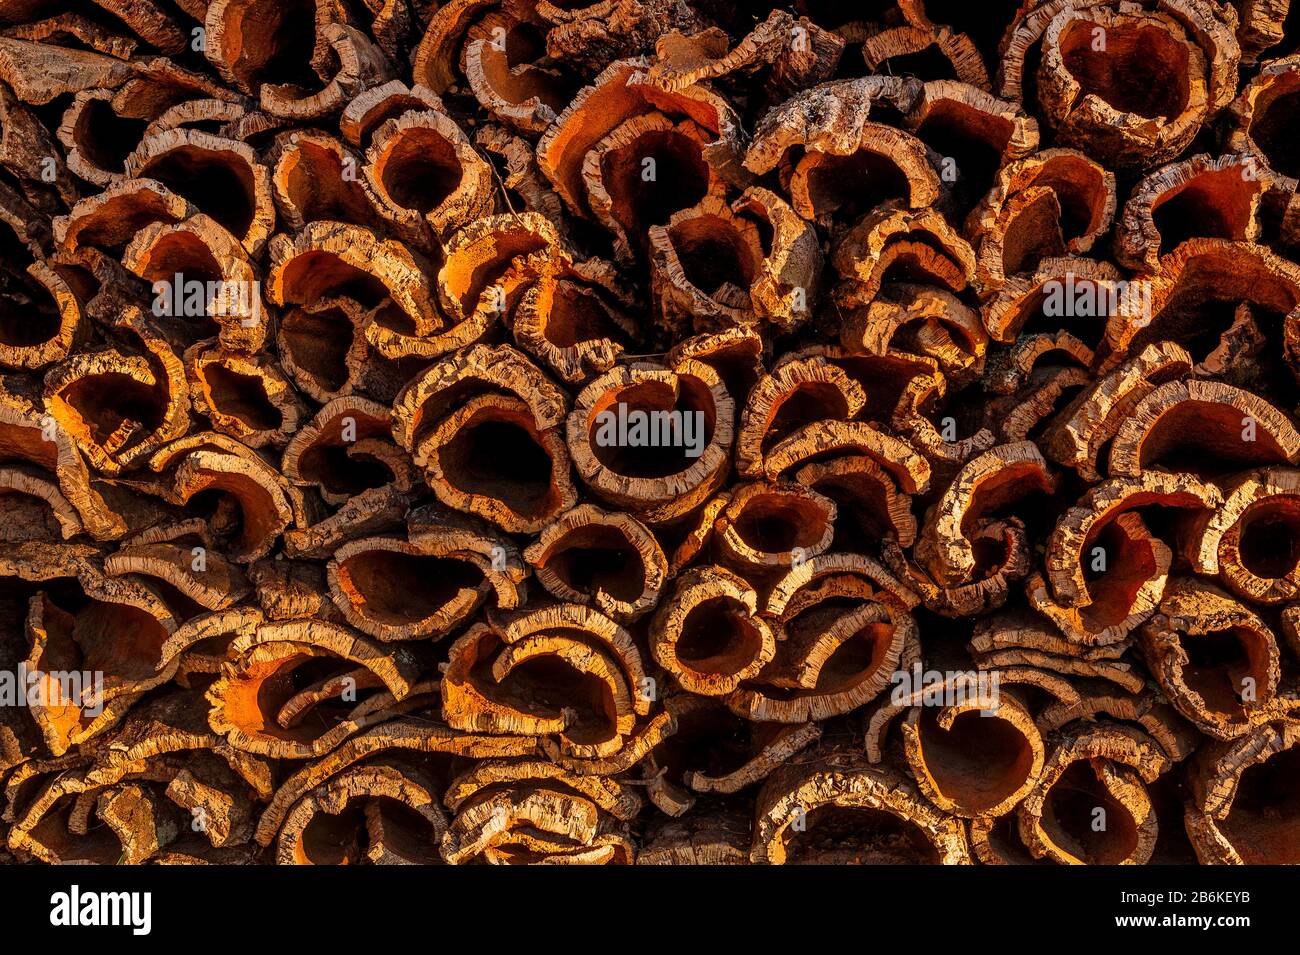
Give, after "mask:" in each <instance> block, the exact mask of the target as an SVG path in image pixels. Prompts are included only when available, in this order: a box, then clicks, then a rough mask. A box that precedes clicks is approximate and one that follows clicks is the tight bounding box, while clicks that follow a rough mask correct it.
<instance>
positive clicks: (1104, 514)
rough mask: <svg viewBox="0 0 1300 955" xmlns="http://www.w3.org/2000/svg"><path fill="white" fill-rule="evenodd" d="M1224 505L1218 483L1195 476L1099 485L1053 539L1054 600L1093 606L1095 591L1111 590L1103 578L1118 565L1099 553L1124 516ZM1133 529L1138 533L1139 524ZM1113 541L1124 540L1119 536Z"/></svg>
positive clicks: (1152, 475)
mask: <svg viewBox="0 0 1300 955" xmlns="http://www.w3.org/2000/svg"><path fill="white" fill-rule="evenodd" d="M1222 503H1223V494H1222V492H1220V490H1219V489H1218V488H1217V487H1216V486H1215V485H1213V484H1209V483H1205V482H1202V481H1200V480H1198V479H1197V478H1196V477H1194V476H1192V475H1190V474H1167V473H1164V472H1162V471H1144V472H1142V474H1141V475H1140V476H1139V477H1137V478H1115V479H1113V480H1110V481H1105V482H1103V483H1101V484H1098V485H1097V486H1095V487H1094V488H1093V489H1092V490H1090V491H1088V492H1087V493H1086V494H1085V495H1084V496H1083V497H1082V498H1080V499H1079V502H1078V503H1077V504H1076V505H1075V506H1074V507H1073V508H1071V509H1070V510H1069V511H1067V512H1066V513H1065V514H1064V515H1063V517H1062V519H1061V520H1060V522H1059V523H1058V524H1057V526H1056V528H1055V530H1053V531H1052V533H1051V535H1050V536H1049V538H1048V541H1047V552H1046V554H1045V555H1044V565H1045V567H1046V568H1047V579H1048V582H1049V583H1050V584H1051V586H1052V593H1053V595H1054V597H1055V598H1056V600H1057V601H1059V602H1060V603H1061V604H1062V605H1064V606H1067V607H1087V606H1088V605H1089V604H1090V603H1091V602H1092V600H1093V588H1094V587H1098V588H1099V589H1100V588H1102V587H1109V585H1108V584H1104V583H1102V581H1103V580H1104V578H1102V577H1101V575H1102V574H1105V573H1108V571H1107V570H1106V569H1105V568H1110V567H1112V566H1114V565H1113V564H1112V562H1111V561H1110V560H1109V558H1108V554H1107V551H1106V548H1105V546H1104V545H1102V546H1101V547H1100V553H1098V544H1097V542H1098V541H1099V540H1100V538H1101V537H1102V535H1103V534H1104V533H1106V529H1107V527H1108V526H1109V525H1110V524H1112V523H1113V522H1115V521H1116V520H1117V519H1118V518H1119V517H1121V516H1123V515H1124V514H1126V513H1130V512H1133V511H1134V510H1136V509H1138V508H1144V507H1149V506H1151V505H1159V506H1160V507H1162V508H1166V509H1177V510H1185V511H1191V512H1196V511H1201V510H1207V511H1208V510H1213V509H1215V508H1217V507H1219V505H1221V504H1222ZM1130 528H1131V530H1132V531H1136V530H1137V528H1136V527H1135V526H1133V525H1130ZM1112 539H1114V540H1115V541H1116V543H1119V542H1120V541H1119V538H1118V536H1117V535H1112ZM1093 567H1096V568H1097V569H1096V570H1093V569H1092V568H1093ZM1090 577H1091V579H1090Z"/></svg>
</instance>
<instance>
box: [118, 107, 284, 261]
mask: <svg viewBox="0 0 1300 955" xmlns="http://www.w3.org/2000/svg"><path fill="white" fill-rule="evenodd" d="M126 174H127V175H128V176H130V177H132V178H136V177H145V178H149V179H155V180H157V181H158V182H161V183H162V184H163V185H165V186H166V187H167V188H169V189H171V190H172V191H173V192H175V193H176V194H177V195H180V196H183V197H184V198H186V199H188V200H189V201H190V202H192V203H194V205H195V206H196V207H197V208H198V209H199V210H200V211H201V212H205V213H207V214H208V215H209V216H211V217H212V218H213V219H214V220H215V221H216V222H217V223H218V224H219V225H221V226H222V227H223V228H224V229H226V231H228V232H229V233H230V234H231V235H232V236H234V237H235V240H236V241H238V242H239V244H240V245H242V246H243V247H244V249H245V250H246V251H248V252H249V253H253V254H256V253H257V252H258V251H259V250H260V249H261V248H262V246H263V245H264V244H265V243H266V240H267V238H269V237H270V235H271V231H272V226H273V223H274V221H275V207H274V205H273V203H272V200H271V177H270V172H269V171H268V170H267V168H266V166H265V165H263V164H262V163H261V162H259V161H258V159H257V155H256V153H255V152H254V151H253V150H252V148H251V147H249V146H248V145H247V144H246V143H241V142H237V141H235V140H231V139H224V138H222V137H220V136H214V135H213V134H212V133H206V132H204V131H202V130H199V129H169V130H165V131H163V132H160V133H158V134H157V135H155V136H151V137H150V138H148V139H146V140H143V141H142V142H141V143H140V145H139V146H137V147H136V148H135V150H134V151H133V152H132V153H131V155H130V156H128V157H127V159H126Z"/></svg>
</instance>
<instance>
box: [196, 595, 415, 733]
mask: <svg viewBox="0 0 1300 955" xmlns="http://www.w3.org/2000/svg"><path fill="white" fill-rule="evenodd" d="M295 675H296V676H295ZM414 685H415V662H414V660H413V659H412V658H410V657H409V656H408V655H407V654H405V653H403V652H402V651H401V650H393V651H388V650H385V649H383V648H381V647H380V646H379V645H377V644H375V643H374V642H373V641H370V640H367V639H366V638H364V637H362V636H360V635H358V634H355V633H353V632H351V631H349V630H348V629H347V628H346V627H341V626H339V625H337V624H332V623H327V622H325V621H323V620H291V621H283V622H278V623H269V622H268V623H264V624H262V625H260V626H258V627H257V629H256V630H254V631H253V632H252V633H250V634H246V635H241V636H239V637H236V638H235V639H234V640H233V641H231V644H230V647H229V648H228V651H227V660H226V663H225V664H224V665H223V666H222V668H221V675H220V676H219V677H218V678H217V680H216V681H215V682H214V683H213V684H212V685H211V686H210V687H209V688H208V690H207V693H206V696H207V699H208V701H209V702H210V703H211V705H212V706H211V709H210V710H209V711H208V721H209V723H210V724H211V726H212V729H213V731H214V732H217V733H220V734H221V735H222V736H224V737H225V738H226V739H227V740H228V741H229V742H230V745H231V746H233V747H235V748H236V749H239V750H242V751H244V752H249V753H256V754H259V755H264V756H270V757H273V758H281V759H307V758H310V757H313V756H320V755H322V754H324V753H327V752H329V751H330V750H331V749H333V748H334V747H335V746H337V745H338V744H339V743H340V742H342V741H343V740H344V739H346V738H347V737H348V736H351V735H352V734H354V733H356V732H357V731H359V730H362V729H365V728H366V727H367V726H369V725H370V724H372V723H374V722H376V721H377V720H380V719H383V718H385V717H386V716H389V715H392V714H393V712H394V711H393V707H394V705H395V704H396V703H398V702H399V701H401V700H402V699H403V698H405V697H406V696H408V695H409V694H411V693H412V692H413V688H414Z"/></svg>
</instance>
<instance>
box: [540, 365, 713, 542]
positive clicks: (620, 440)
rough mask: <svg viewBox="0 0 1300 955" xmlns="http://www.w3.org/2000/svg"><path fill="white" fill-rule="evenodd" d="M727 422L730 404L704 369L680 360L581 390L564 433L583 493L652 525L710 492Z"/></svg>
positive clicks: (622, 373)
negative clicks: (584, 486)
mask: <svg viewBox="0 0 1300 955" xmlns="http://www.w3.org/2000/svg"><path fill="white" fill-rule="evenodd" d="M633 413H635V416H634V417H633ZM734 419H735V402H734V401H733V400H732V398H731V396H730V395H728V394H727V391H726V388H725V386H724V385H723V384H722V381H721V379H720V378H719V377H718V374H717V372H715V371H714V370H713V369H712V368H711V367H709V366H708V365H706V364H704V363H702V362H699V361H686V362H681V363H679V364H678V366H677V368H676V369H675V370H671V371H670V370H668V369H667V368H663V367H662V366H658V365H653V364H650V363H646V362H638V363H636V364H632V365H628V366H621V367H619V368H616V369H615V370H613V371H611V372H609V373H608V374H605V375H602V376H601V377H600V378H597V379H596V380H595V381H593V382H592V383H591V384H589V385H588V386H587V387H586V388H584V389H583V390H582V391H581V392H580V393H579V395H578V397H577V399H576V401H575V403H574V409H573V411H572V412H571V413H570V414H569V417H568V421H567V423H566V431H565V435H566V440H567V442H568V446H569V450H570V453H571V454H572V455H573V464H574V467H575V468H576V470H577V472H578V474H579V476H580V477H581V478H582V480H583V482H584V483H585V484H587V485H588V487H590V488H591V489H592V490H593V491H594V492H595V493H596V494H597V495H598V496H600V497H601V498H603V499H604V500H606V501H608V502H610V503H611V504H615V505H618V506H620V507H626V508H629V509H631V511H632V512H633V513H634V514H636V515H637V516H638V517H640V518H641V519H642V520H644V521H646V522H647V523H650V524H655V523H659V522H663V521H666V520H670V519H672V518H675V517H680V516H682V515H684V514H686V513H688V512H690V511H692V510H694V509H695V508H696V507H698V506H699V505H700V504H702V503H703V502H704V499H705V498H707V497H708V496H709V495H710V494H712V493H713V491H715V490H716V489H717V487H718V485H719V484H720V483H721V482H722V480H723V479H724V478H725V477H726V474H727V468H728V463H729V462H728V456H729V454H730V450H731V445H732V441H733V434H734V431H733V429H734ZM634 428H635V429H637V432H639V436H638V433H637V432H634V431H633V430H632V429H634ZM687 429H690V432H691V433H688V430H687ZM656 447H665V448H666V449H667V451H668V454H666V455H665V454H664V453H662V452H657V451H656V450H655V448H656Z"/></svg>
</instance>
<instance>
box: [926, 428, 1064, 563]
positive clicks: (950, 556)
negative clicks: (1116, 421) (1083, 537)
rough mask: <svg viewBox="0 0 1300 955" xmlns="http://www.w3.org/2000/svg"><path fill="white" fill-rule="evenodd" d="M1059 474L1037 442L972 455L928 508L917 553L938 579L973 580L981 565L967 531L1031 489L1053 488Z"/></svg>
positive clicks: (1045, 491) (1011, 445) (1022, 443)
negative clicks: (1052, 467)
mask: <svg viewBox="0 0 1300 955" xmlns="http://www.w3.org/2000/svg"><path fill="white" fill-rule="evenodd" d="M1056 483H1057V479H1056V476H1055V475H1054V474H1053V473H1052V472H1051V470H1050V469H1049V467H1048V465H1047V462H1046V461H1045V460H1044V459H1043V456H1042V454H1041V453H1040V452H1039V450H1038V448H1037V447H1036V446H1035V445H1034V444H1033V443H1031V442H1027V441H1026V442H1021V443H1020V444H1006V445H1002V446H1001V447H998V448H995V449H994V450H992V451H989V452H987V453H985V454H982V455H980V456H979V457H978V458H974V459H972V460H971V461H970V462H968V463H967V464H966V465H965V467H963V468H962V470H961V472H960V473H959V474H958V475H957V477H956V479H955V480H954V481H953V482H952V484H951V485H950V486H949V488H948V490H947V491H945V492H944V495H943V497H942V498H941V499H940V500H939V501H938V503H936V504H935V505H934V506H933V507H932V508H931V509H930V510H929V511H928V512H927V514H926V519H925V525H924V527H923V529H922V531H921V537H920V540H919V541H918V542H917V545H916V556H917V558H918V559H919V560H920V561H921V562H922V564H923V565H924V566H925V568H926V570H927V571H929V573H930V576H931V577H932V578H933V579H934V580H935V581H936V582H938V583H942V584H946V585H955V584H960V583H968V582H969V581H970V580H971V578H972V576H973V575H974V574H975V573H976V572H977V569H978V567H979V563H978V559H977V556H976V553H975V548H974V546H973V544H972V542H971V540H970V539H969V538H967V537H966V536H965V533H964V531H965V530H966V529H968V528H970V529H974V528H977V527H978V526H979V525H980V523H981V522H982V521H985V520H987V517H988V515H990V514H991V513H992V512H994V511H996V510H997V509H998V508H1002V507H1005V506H1006V505H1007V504H1008V503H1009V502H1011V501H1013V500H1016V499H1018V498H1021V497H1023V496H1025V495H1026V494H1031V493H1048V494H1050V493H1052V492H1053V491H1055V489H1056Z"/></svg>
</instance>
